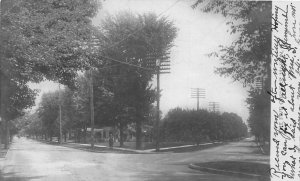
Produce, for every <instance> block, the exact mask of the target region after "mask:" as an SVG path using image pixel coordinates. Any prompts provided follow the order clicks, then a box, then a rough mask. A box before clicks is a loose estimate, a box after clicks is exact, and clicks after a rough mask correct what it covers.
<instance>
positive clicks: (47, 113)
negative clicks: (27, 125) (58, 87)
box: [38, 91, 59, 141]
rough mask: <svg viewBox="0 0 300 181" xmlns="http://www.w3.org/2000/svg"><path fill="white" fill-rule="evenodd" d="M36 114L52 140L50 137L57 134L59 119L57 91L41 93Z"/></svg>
mask: <svg viewBox="0 0 300 181" xmlns="http://www.w3.org/2000/svg"><path fill="white" fill-rule="evenodd" d="M38 115H39V118H40V119H41V121H42V124H43V126H44V127H45V128H46V129H47V134H48V135H49V137H50V140H51V141H52V137H53V136H55V135H58V133H59V132H58V130H59V128H58V125H57V122H58V119H59V116H58V115H59V92H58V91H56V92H49V93H46V94H43V95H42V100H41V103H40V106H39V108H38Z"/></svg>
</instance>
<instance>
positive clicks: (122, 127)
mask: <svg viewBox="0 0 300 181" xmlns="http://www.w3.org/2000/svg"><path fill="white" fill-rule="evenodd" d="M119 129H120V147H123V146H124V132H123V131H124V123H123V121H121V122H120V128H119Z"/></svg>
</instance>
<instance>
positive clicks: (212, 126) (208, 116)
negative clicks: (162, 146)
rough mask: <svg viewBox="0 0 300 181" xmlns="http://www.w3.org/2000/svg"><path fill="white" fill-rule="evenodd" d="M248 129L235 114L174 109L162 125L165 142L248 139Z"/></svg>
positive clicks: (162, 135)
mask: <svg viewBox="0 0 300 181" xmlns="http://www.w3.org/2000/svg"><path fill="white" fill-rule="evenodd" d="M247 133H248V128H247V126H246V124H245V123H244V122H243V120H242V118H241V117H239V116H238V115H236V114H235V113H223V114H218V113H215V112H208V111H207V110H199V111H196V110H184V109H181V108H176V109H172V110H170V111H169V112H168V114H167V115H166V117H165V118H164V120H163V123H162V125H161V137H162V138H163V139H164V140H165V141H177V142H178V141H183V142H184V141H185V142H186V141H193V142H194V143H197V144H199V143H200V142H204V141H209V140H234V139H239V138H242V137H246V136H247Z"/></svg>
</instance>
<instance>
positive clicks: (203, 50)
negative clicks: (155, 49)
mask: <svg viewBox="0 0 300 181" xmlns="http://www.w3.org/2000/svg"><path fill="white" fill-rule="evenodd" d="M194 1H195V0H179V1H177V0H106V1H104V2H103V4H102V9H100V10H99V13H98V15H97V17H95V18H94V19H93V24H94V25H99V24H100V23H101V19H102V18H103V17H105V16H107V15H109V14H114V13H117V12H119V11H124V10H129V11H131V12H133V13H145V12H155V13H157V14H158V15H161V16H166V17H168V19H169V20H171V21H173V22H174V25H175V26H176V27H177V28H178V34H177V37H176V39H175V41H174V47H173V48H172V50H171V58H170V61H171V73H170V74H162V75H161V84H160V87H161V89H162V96H161V104H160V107H161V111H162V112H163V114H164V115H165V114H166V113H167V112H168V110H170V109H172V108H176V107H182V108H186V109H196V107H197V104H196V103H197V101H196V99H192V98H191V88H203V89H205V90H206V96H205V98H204V99H200V108H202V109H207V108H208V103H209V102H219V105H220V111H221V112H225V111H226V112H234V113H236V114H238V115H239V116H241V117H242V118H243V120H244V121H246V119H247V118H248V116H249V113H248V109H247V104H246V102H245V100H246V98H247V90H246V88H244V87H243V86H242V84H241V83H238V82H233V80H232V79H230V77H228V78H224V77H220V75H217V74H215V73H214V70H215V68H216V67H219V66H220V60H218V59H217V58H214V57H208V56H207V54H209V53H211V52H213V51H216V50H218V49H219V48H218V47H219V45H229V44H231V42H232V41H234V39H235V38H236V37H234V36H232V35H230V34H229V33H228V32H227V30H228V29H229V27H228V26H226V19H225V18H224V17H223V16H221V15H216V14H209V13H203V12H201V11H200V10H199V9H192V8H191V5H192V4H193V2H194ZM30 86H31V87H32V88H37V89H40V90H41V91H40V95H39V96H38V98H37V100H36V103H37V104H38V102H39V101H40V97H41V94H42V93H44V92H50V91H53V90H56V89H58V84H57V83H53V82H49V81H45V82H42V83H40V84H30Z"/></svg>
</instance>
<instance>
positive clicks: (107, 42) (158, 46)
mask: <svg viewBox="0 0 300 181" xmlns="http://www.w3.org/2000/svg"><path fill="white" fill-rule="evenodd" d="M100 30H101V31H100V34H99V35H98V37H100V39H101V42H103V47H102V49H103V50H104V51H102V52H101V53H103V55H100V57H101V58H102V59H103V60H104V63H103V64H102V65H101V66H100V67H99V73H101V74H102V76H103V77H104V79H105V85H104V86H105V87H107V90H108V91H109V92H112V93H113V95H114V98H113V102H114V104H113V105H114V107H115V109H114V110H118V111H116V114H120V113H121V114H124V110H126V109H127V108H132V109H133V110H134V111H133V112H134V115H133V118H134V119H133V120H134V122H135V123H136V131H137V135H136V136H137V148H138V147H140V141H141V128H142V122H144V121H145V120H146V119H147V117H148V116H149V112H150V109H151V104H152V103H153V102H154V100H155V96H156V93H155V90H154V89H153V88H152V86H151V84H150V82H151V80H152V78H153V74H154V70H153V67H151V66H150V65H151V64H153V63H154V64H155V60H156V59H160V58H162V57H167V56H168V55H169V53H170V49H171V47H172V46H173V45H172V42H173V40H174V38H175V37H176V28H175V27H174V25H173V23H172V22H170V21H168V20H167V19H166V18H158V17H157V16H156V15H155V14H152V13H151V14H144V15H135V14H132V13H129V12H121V13H119V14H117V15H116V16H109V17H107V18H106V19H105V20H104V21H103V22H102V24H101V27H100ZM112 45H113V48H111V46H112ZM150 54H151V56H150ZM107 57H110V58H107ZM114 60H118V61H121V62H124V63H129V64H131V65H135V66H129V65H124V63H123V64H120V62H117V61H114ZM103 67H104V68H105V67H111V68H107V69H103ZM139 67H142V68H139ZM100 69H102V70H100ZM119 120H121V119H119ZM123 120H124V119H123Z"/></svg>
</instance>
